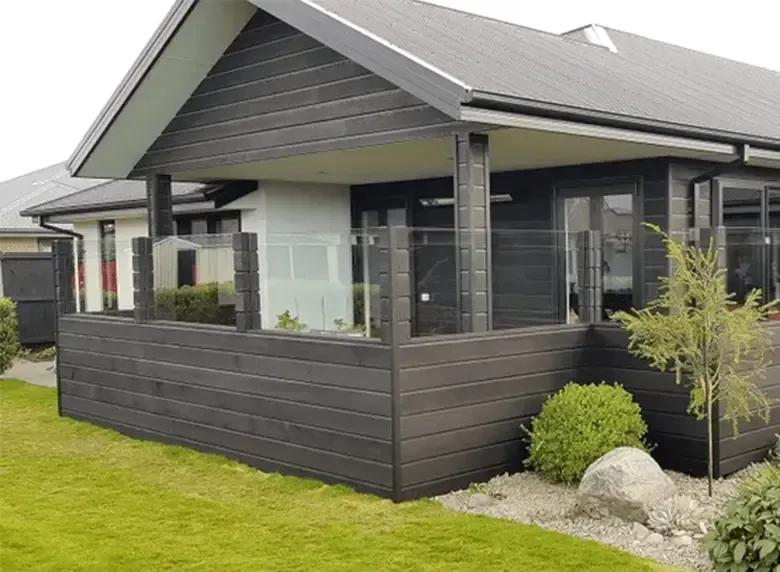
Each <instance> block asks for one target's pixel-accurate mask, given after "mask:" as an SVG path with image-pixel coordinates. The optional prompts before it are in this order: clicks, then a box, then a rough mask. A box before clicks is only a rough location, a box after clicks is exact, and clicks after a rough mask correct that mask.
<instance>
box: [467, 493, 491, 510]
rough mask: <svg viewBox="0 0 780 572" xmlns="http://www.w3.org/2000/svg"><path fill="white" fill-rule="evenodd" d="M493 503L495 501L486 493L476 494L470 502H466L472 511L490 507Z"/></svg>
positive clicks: (471, 497)
mask: <svg viewBox="0 0 780 572" xmlns="http://www.w3.org/2000/svg"><path fill="white" fill-rule="evenodd" d="M492 502H493V499H491V498H490V495H487V494H485V493H475V494H473V495H471V496H470V497H469V500H468V501H466V506H467V507H468V508H470V509H474V508H482V507H485V506H488V505H489V504H491V503H492Z"/></svg>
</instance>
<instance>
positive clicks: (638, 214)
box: [552, 175, 644, 323]
mask: <svg viewBox="0 0 780 572" xmlns="http://www.w3.org/2000/svg"><path fill="white" fill-rule="evenodd" d="M621 185H623V186H626V187H628V186H632V187H633V189H632V191H631V195H632V199H633V200H632V204H631V208H632V218H633V221H632V227H631V232H632V240H631V243H632V244H631V247H632V268H631V270H632V300H633V305H634V307H637V308H638V307H641V305H642V304H643V302H644V300H643V299H644V264H643V261H644V233H643V232H642V218H643V216H644V209H643V197H644V177H643V176H641V175H636V176H620V177H601V178H597V179H575V180H568V181H561V182H558V183H556V184H555V185H554V186H553V188H552V200H553V232H554V233H555V249H556V251H557V253H558V255H557V256H556V257H555V261H556V268H554V269H553V272H554V274H553V275H554V276H556V277H557V280H558V287H557V288H556V300H555V304H556V306H557V308H558V320H559V321H562V323H566V321H567V319H568V316H566V315H565V314H566V304H565V302H566V299H567V298H568V295H569V292H568V290H569V285H568V284H567V283H566V248H567V245H566V241H565V237H564V231H565V229H564V227H563V223H564V220H565V216H566V213H565V212H564V200H565V199H567V198H585V197H593V196H597V197H604V196H607V195H617V194H628V193H620V192H610V187H613V188H614V187H618V186H621ZM602 189H603V192H602ZM594 191H599V192H594ZM591 208H593V207H591ZM591 212H592V211H591Z"/></svg>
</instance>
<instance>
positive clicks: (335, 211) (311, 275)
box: [230, 182, 352, 330]
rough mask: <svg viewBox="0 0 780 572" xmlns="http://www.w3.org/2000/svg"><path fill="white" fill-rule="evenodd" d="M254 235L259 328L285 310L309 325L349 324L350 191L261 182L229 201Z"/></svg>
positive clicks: (324, 327) (267, 325)
mask: <svg viewBox="0 0 780 572" xmlns="http://www.w3.org/2000/svg"><path fill="white" fill-rule="evenodd" d="M230 208H231V209H240V210H241V229H242V231H244V232H254V233H257V235H258V243H259V258H260V296H261V308H262V326H263V328H273V327H275V326H276V323H277V316H278V315H279V314H281V313H283V312H284V311H285V310H289V311H290V313H291V314H292V315H293V316H296V315H297V316H298V318H299V319H300V321H301V322H303V323H305V324H306V325H307V326H308V327H309V328H310V329H322V330H333V329H335V326H334V324H333V322H334V320H336V319H341V320H344V321H345V322H346V323H347V324H352V246H351V226H352V221H351V211H350V191H349V187H348V186H343V185H318V184H308V183H264V182H261V183H260V188H259V190H258V191H256V192H254V193H251V194H249V195H247V196H246V197H243V198H241V199H239V200H238V201H236V202H234V203H231V204H230Z"/></svg>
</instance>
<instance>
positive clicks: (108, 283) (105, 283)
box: [99, 220, 118, 312]
mask: <svg viewBox="0 0 780 572" xmlns="http://www.w3.org/2000/svg"><path fill="white" fill-rule="evenodd" d="M99 225H100V283H101V290H102V292H103V311H104V312H115V311H116V310H117V309H118V299H117V287H116V223H115V222H114V221H113V220H103V221H100V223H99Z"/></svg>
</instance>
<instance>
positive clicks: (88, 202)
mask: <svg viewBox="0 0 780 572" xmlns="http://www.w3.org/2000/svg"><path fill="white" fill-rule="evenodd" d="M207 187H208V185H204V184H203V183H173V185H172V188H171V193H172V195H173V198H174V202H187V201H188V200H197V199H203V190H204V189H205V188H207ZM145 201H146V184H145V182H144V181H126V180H115V181H104V182H102V183H101V184H98V185H95V186H92V187H91V188H88V189H85V190H83V191H81V192H78V193H73V194H71V195H68V196H64V197H61V198H57V199H56V200H52V201H49V202H38V203H36V204H35V205H34V206H31V207H30V208H28V209H26V210H25V214H26V215H27V216H36V215H49V214H54V213H72V212H78V211H85V210H87V211H88V210H110V209H116V208H127V207H132V206H135V205H136V204H144V203H145Z"/></svg>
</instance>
